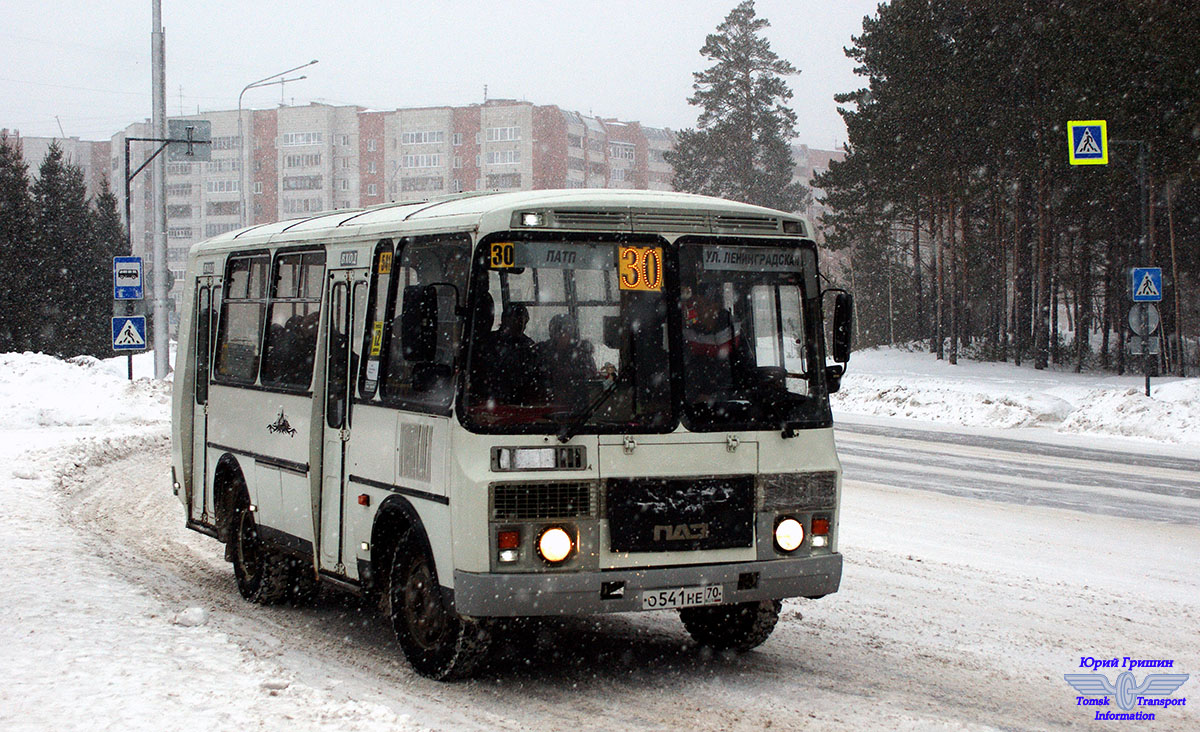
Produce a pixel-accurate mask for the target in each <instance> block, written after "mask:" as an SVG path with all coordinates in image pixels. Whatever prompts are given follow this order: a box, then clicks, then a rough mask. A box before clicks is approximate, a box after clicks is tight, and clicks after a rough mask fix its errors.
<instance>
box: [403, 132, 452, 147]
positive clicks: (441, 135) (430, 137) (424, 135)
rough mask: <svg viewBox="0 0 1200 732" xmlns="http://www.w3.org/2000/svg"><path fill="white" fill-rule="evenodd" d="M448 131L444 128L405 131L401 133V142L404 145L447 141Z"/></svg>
mask: <svg viewBox="0 0 1200 732" xmlns="http://www.w3.org/2000/svg"><path fill="white" fill-rule="evenodd" d="M445 141H446V133H445V131H443V130H425V131H421V132H404V133H401V135H400V143H401V144H403V145H430V144H433V143H437V142H445Z"/></svg>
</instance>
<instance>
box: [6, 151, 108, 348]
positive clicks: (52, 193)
mask: <svg viewBox="0 0 1200 732" xmlns="http://www.w3.org/2000/svg"><path fill="white" fill-rule="evenodd" d="M33 203H34V214H33V224H34V227H33V236H32V238H31V244H32V246H31V247H30V249H31V251H30V256H29V257H28V262H29V267H30V268H31V270H32V272H31V280H32V281H31V282H30V285H31V287H30V289H29V291H27V292H25V293H22V298H21V300H22V303H23V306H24V311H25V315H24V317H27V318H29V321H30V322H31V323H32V325H33V330H34V338H33V347H34V348H35V349H36V350H40V351H44V352H46V353H51V354H54V355H58V356H77V355H79V354H80V353H85V352H87V350H88V349H87V334H86V332H85V331H86V329H87V328H96V327H102V326H98V325H97V324H95V323H93V322H90V321H89V317H88V312H89V309H90V308H89V306H88V301H89V300H91V299H95V298H103V297H104V296H105V295H106V294H107V293H106V292H105V291H101V292H92V291H88V290H87V288H86V286H85V285H83V284H82V282H81V274H82V279H83V281H86V279H87V276H88V274H89V273H90V271H91V268H90V265H89V263H88V257H89V256H91V253H90V252H89V246H88V235H89V233H90V226H89V224H90V221H89V216H88V205H87V188H86V186H85V185H84V182H83V171H82V170H80V169H79V167H78V166H76V165H72V164H71V163H70V162H69V161H67V160H66V159H65V157H64V155H63V151H62V148H60V147H59V146H58V144H57V143H54V144H51V145H50V149H49V151H48V152H47V153H46V157H45V159H44V160H43V161H42V164H41V167H39V168H38V178H37V181H36V182H35V183H34V184H33ZM110 266H111V265H110Z"/></svg>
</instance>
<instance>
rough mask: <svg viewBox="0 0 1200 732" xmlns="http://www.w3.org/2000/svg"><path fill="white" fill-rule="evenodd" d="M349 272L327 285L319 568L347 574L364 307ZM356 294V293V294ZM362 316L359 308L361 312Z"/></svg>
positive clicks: (362, 291)
mask: <svg viewBox="0 0 1200 732" xmlns="http://www.w3.org/2000/svg"><path fill="white" fill-rule="evenodd" d="M351 275H352V273H351V272H349V271H345V270H342V271H337V270H335V271H334V272H332V273H331V274H330V282H329V319H328V320H327V321H326V343H328V344H329V345H328V348H327V349H326V354H327V358H328V362H327V363H326V365H325V376H326V378H325V394H324V396H325V426H324V428H323V429H324V435H323V438H322V440H321V444H322V454H321V524H320V537H321V539H320V568H321V569H323V570H327V571H333V572H335V573H337V574H345V573H346V567H345V562H344V559H343V552H342V544H343V541H342V534H343V528H344V525H345V512H346V508H345V506H346V501H345V495H344V494H345V458H346V442H347V441H348V440H349V439H350V400H351V396H352V389H353V386H352V385H353V381H354V380H353V378H352V374H354V365H355V363H354V362H355V361H356V360H357V357H356V354H355V352H354V351H355V349H354V347H353V344H352V341H353V338H351V334H352V333H353V332H354V331H353V327H354V323H355V317H356V312H355V311H356V308H355V307H353V306H354V305H355V304H356V303H357V302H358V301H360V300H361V301H365V299H366V298H365V295H366V287H365V283H362V282H354V281H353V279H352V276H351ZM352 288H353V289H352ZM357 310H358V311H359V312H358V315H359V316H361V307H359V308H357Z"/></svg>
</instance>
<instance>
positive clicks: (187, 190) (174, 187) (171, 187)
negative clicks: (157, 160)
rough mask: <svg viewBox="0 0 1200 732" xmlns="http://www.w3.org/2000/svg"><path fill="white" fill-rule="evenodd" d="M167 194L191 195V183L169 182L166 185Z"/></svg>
mask: <svg viewBox="0 0 1200 732" xmlns="http://www.w3.org/2000/svg"><path fill="white" fill-rule="evenodd" d="M167 195H168V196H190V195H192V184H191V183H171V184H168V185H167Z"/></svg>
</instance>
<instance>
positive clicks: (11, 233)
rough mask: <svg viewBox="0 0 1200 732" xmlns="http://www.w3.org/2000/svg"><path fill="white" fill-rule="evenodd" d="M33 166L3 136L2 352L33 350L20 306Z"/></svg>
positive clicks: (0, 223) (0, 212)
mask: <svg viewBox="0 0 1200 732" xmlns="http://www.w3.org/2000/svg"><path fill="white" fill-rule="evenodd" d="M32 212H33V208H32V205H31V202H30V198H29V167H28V166H27V165H26V164H25V160H24V158H23V156H22V155H21V151H20V150H19V149H18V148H17V146H16V143H15V141H12V140H9V139H8V136H7V135H6V136H4V137H0V351H14V350H25V349H27V348H30V347H31V345H32V344H31V342H30V333H29V329H28V327H27V321H23V320H22V319H21V318H20V312H19V311H20V307H19V306H20V304H21V303H22V301H23V300H24V293H25V292H26V291H27V289H28V282H27V279H28V276H29V268H28V267H27V266H25V265H23V264H22V262H24V261H26V251H27V249H28V247H29V239H30V235H31V232H32V231H33V218H32Z"/></svg>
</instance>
